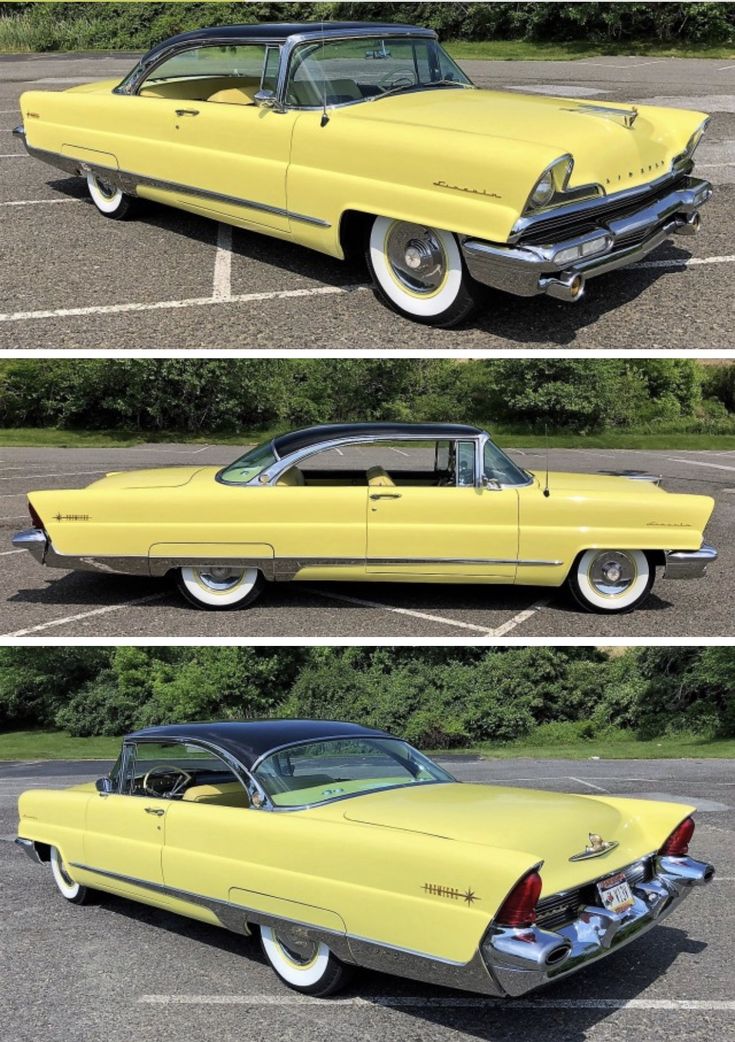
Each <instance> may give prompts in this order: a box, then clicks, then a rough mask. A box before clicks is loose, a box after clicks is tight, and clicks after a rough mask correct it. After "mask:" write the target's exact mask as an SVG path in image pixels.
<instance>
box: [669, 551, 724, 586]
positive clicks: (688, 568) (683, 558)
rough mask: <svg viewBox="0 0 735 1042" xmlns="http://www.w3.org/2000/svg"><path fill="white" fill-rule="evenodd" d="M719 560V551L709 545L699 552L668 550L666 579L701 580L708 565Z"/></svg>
mask: <svg viewBox="0 0 735 1042" xmlns="http://www.w3.org/2000/svg"><path fill="white" fill-rule="evenodd" d="M716 560H717V551H716V550H715V548H714V546H710V545H709V543H702V545H701V547H700V548H699V550H667V551H666V569H665V571H664V579H701V578H702V576H703V575H706V573H707V565H708V564H709V563H710V562H711V561H716Z"/></svg>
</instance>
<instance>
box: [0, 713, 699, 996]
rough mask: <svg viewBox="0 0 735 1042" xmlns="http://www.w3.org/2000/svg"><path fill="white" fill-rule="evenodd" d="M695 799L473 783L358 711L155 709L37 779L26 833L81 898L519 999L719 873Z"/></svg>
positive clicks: (27, 805) (332, 984) (304, 975)
mask: <svg viewBox="0 0 735 1042" xmlns="http://www.w3.org/2000/svg"><path fill="white" fill-rule="evenodd" d="M692 810H693V808H692V807H686V806H682V805H681V804H678V803H659V802H653V801H649V800H635V799H618V798H615V797H612V796H607V795H597V794H595V795H594V796H588V795H584V796H573V795H568V794H566V793H556V792H542V791H533V790H529V789H513V788H506V787H501V786H494V785H474V784H472V785H471V784H460V783H458V782H457V781H456V780H455V779H454V778H452V777H451V775H449V774H448V773H447V772H446V771H445V770H444V769H443V768H441V767H439V766H438V765H437V764H435V763H433V762H432V761H431V760H429V759H427V757H426V756H424V755H422V754H421V753H420V752H418V751H417V750H416V749H413V748H412V747H411V746H410V745H408V744H407V743H406V742H404V741H401V740H400V739H398V738H394V737H393V736H391V735H389V734H387V733H386V732H384V731H377V730H374V729H372V728H368V727H360V726H358V725H356V724H348V723H337V722H332V721H324V720H266V721H250V722H245V723H240V722H232V721H231V722H226V723H199V724H172V725H170V726H162V727H149V728H146V729H145V730H142V731H138V732H136V733H135V734H131V735H128V736H127V737H126V738H125V740H124V743H123V747H122V753H121V755H120V758H119V759H118V761H117V764H116V765H115V767H114V768H113V770H112V772H111V774H110V775H109V777H106V778H101V779H100V780H99V781H98V782H96V784H95V783H92V782H90V783H88V784H83V785H75V786H72V787H71V788H67V789H62V790H50V789H45V790H44V789H30V790H28V791H27V792H24V793H23V794H22V795H21V797H20V800H19V815H20V823H19V826H18V838H17V840H16V842H17V843H18V844H19V845H20V846H21V847H23V848H24V849H25V851H26V852H27V853H28V854H29V855H30V856H31V857H32V858H33V859H34V860H35V861H37V862H49V863H50V865H51V871H52V873H53V878H54V881H55V883H56V885H57V887H58V889H59V890H60V892H61V893H62V895H63V896H64V897H65V898H66V899H67V900H68V901H71V902H73V903H75V904H85V903H86V902H87V901H88V900H89V899H90V897H92V896H93V895H94V892H95V891H106V892H109V893H112V894H117V895H119V896H121V897H127V898H131V899H132V900H137V901H142V902H143V903H145V904H150V905H154V906H155V907H157V908H163V909H166V910H168V911H171V912H176V913H178V914H180V915H187V916H191V917H192V918H193V919H199V920H201V921H202V922H206V923H213V924H216V925H219V926H224V927H226V928H227V929H229V930H233V931H235V932H236V933H240V934H250V933H252V932H258V933H259V934H260V940H261V944H262V947H263V951H264V952H265V955H266V958H267V959H268V961H269V963H270V965H271V966H272V967H273V969H274V970H275V972H276V973H277V974H278V976H279V977H280V978H281V980H282V981H283V982H284V983H285V984H287V985H289V986H290V987H292V988H295V989H296V990H297V991H301V992H305V993H306V994H311V995H329V994H331V993H332V992H335V991H337V990H338V989H339V988H340V987H341V986H342V985H343V984H344V983H345V981H346V979H347V977H348V975H349V973H350V970H351V969H353V968H354V967H355V966H362V967H368V968H370V969H375V970H380V971H382V972H385V973H393V974H397V975H399V976H402V977H408V978H410V979H413V980H420V981H427V982H430V983H432V984H440V985H447V986H450V987H453V988H463V989H466V990H468V991H474V992H480V993H482V994H485V995H496V996H506V995H507V996H516V995H522V994H523V993H524V992H527V991H530V990H531V989H533V988H536V987H538V986H539V985H541V984H545V983H547V982H549V981H552V980H556V979H563V978H564V977H565V976H566V975H567V974H569V973H572V972H574V971H575V970H578V969H579V968H580V967H582V966H587V965H589V963H591V962H593V961H595V960H596V959H600V958H602V957H604V956H605V955H607V954H609V953H610V952H611V951H616V950H617V949H618V948H620V947H621V946H622V945H624V944H627V943H628V942H629V941H632V940H634V939H636V938H639V937H641V935H642V934H643V933H645V931H646V930H648V929H650V927H652V926H653V925H654V924H655V923H657V922H659V921H660V920H662V919H664V918H665V917H666V916H667V915H669V914H670V913H671V912H672V911H673V910H674V909H675V908H676V907H677V905H679V904H680V902H681V901H682V900H683V899H684V898H685V897H686V896H687V895H688V894H689V892H690V890H691V888H692V887H694V886H699V885H702V884H705V883H708V882H709V881H710V880H711V879H712V878H713V876H714V868H713V866H712V865H710V864H707V863H705V862H702V861H695V860H694V859H693V858H691V857H689V856H688V849H689V842H690V840H691V836H692V833H693V831H694V822H693V820H692V818H691V817H690V814H691V812H692ZM619 965H620V964H619Z"/></svg>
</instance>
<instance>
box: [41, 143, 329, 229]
mask: <svg viewBox="0 0 735 1042" xmlns="http://www.w3.org/2000/svg"><path fill="white" fill-rule="evenodd" d="M24 140H25V139H24ZM26 149H27V151H28V153H29V155H32V156H33V157H34V158H36V159H40V160H41V162H43V163H48V164H49V165H50V166H54V167H58V168H59V169H60V170H64V171H65V172H66V173H68V174H73V175H75V176H78V177H86V175H87V174H88V173H90V172H91V173H95V174H99V175H100V176H102V177H104V179H105V180H106V181H108V182H109V183H110V184H112V185H113V186H114V187H115V188H119V189H120V190H121V191H122V192H125V193H126V194H127V195H137V188H138V186H140V185H145V186H146V187H147V188H155V189H158V190H160V191H164V192H179V193H181V194H182V195H189V196H192V198H194V199H211V200H213V201H214V202H219V203H225V204H226V205H228V206H240V207H242V208H243V209H246V210H256V211H258V212H259V213H269V214H273V215H274V216H276V217H285V218H286V219H287V220H290V221H298V222H300V223H302V224H311V225H315V226H316V227H319V228H331V227H332V226H331V224H330V223H329V221H323V220H322V219H321V217H310V216H308V215H307V214H303V213H296V212H295V211H294V210H284V209H282V208H281V207H280V206H271V205H270V204H269V203H260V202H257V201H256V200H254V199H243V198H240V197H238V196H232V195H223V194H221V193H220V192H211V191H209V190H208V189H206V188H194V187H193V186H192V185H183V184H179V183H178V182H177V181H163V180H161V179H160V178H155V177H148V176H147V175H146V174H137V173H134V172H133V171H130V170H120V169H118V168H117V167H109V166H103V165H102V164H100V163H90V162H89V161H88V160H86V159H75V158H74V157H73V156H65V155H62V154H61V153H59V152H48V151H46V150H45V149H41V148H35V147H34V146H32V145H28V144H27V143H26Z"/></svg>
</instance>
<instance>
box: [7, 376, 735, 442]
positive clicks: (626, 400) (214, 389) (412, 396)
mask: <svg viewBox="0 0 735 1042" xmlns="http://www.w3.org/2000/svg"><path fill="white" fill-rule="evenodd" d="M355 420H396V421H425V420H434V421H444V420H451V421H454V422H461V421H464V422H468V423H478V424H480V425H487V426H490V427H491V428H492V427H493V426H494V425H498V424H502V425H503V426H504V427H505V428H517V429H520V430H523V431H539V432H542V431H543V429H544V427H545V426H546V425H548V426H549V428H550V429H552V430H562V431H570V432H576V433H586V432H594V431H601V430H610V429H626V428H628V429H629V428H632V427H635V428H636V429H639V430H641V429H646V430H649V429H650V430H652V431H655V430H657V429H669V430H670V429H672V425H673V426H674V427H675V428H676V429H685V430H689V431H692V432H697V431H701V432H704V433H713V434H716V433H732V432H733V431H734V430H735V366H732V365H723V366H704V365H702V364H701V363H700V362H698V361H696V360H694V359H686V358H684V359H682V358H672V359H663V358H644V359H624V358H598V359H573V358H546V359H544V358H541V359H533V358H503V359H492V360H467V361H459V360H456V359H451V358H437V359H427V358H423V359H414V358H407V359H401V358H389V359H370V358H365V359H345V358H335V359H300V358H296V359H293V358H280V359H279V358H268V359H257V358H256V359H249V358H245V359H242V358H237V359H232V358H226V359H204V358H194V359H188V358H150V359H146V358H135V359H106V358H95V359H74V360H71V361H70V360H67V359H59V358H56V359H52V358H44V359H34V358H23V359H14V360H8V361H0V426H3V427H56V428H66V429H75V428H82V429H85V430H110V429H112V430H127V431H133V432H152V433H153V432H161V431H178V432H182V433H186V434H207V435H209V434H230V433H237V432H239V431H242V430H250V431H252V430H257V429H259V428H273V427H280V426H282V427H293V426H299V425H306V424H311V423H325V422H340V421H347V422H350V421H355Z"/></svg>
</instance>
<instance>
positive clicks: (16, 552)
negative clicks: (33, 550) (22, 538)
mask: <svg viewBox="0 0 735 1042" xmlns="http://www.w3.org/2000/svg"><path fill="white" fill-rule="evenodd" d="M24 553H25V550H3V552H2V553H0V557H10V555H11V554H24Z"/></svg>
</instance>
